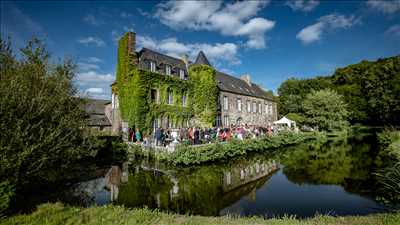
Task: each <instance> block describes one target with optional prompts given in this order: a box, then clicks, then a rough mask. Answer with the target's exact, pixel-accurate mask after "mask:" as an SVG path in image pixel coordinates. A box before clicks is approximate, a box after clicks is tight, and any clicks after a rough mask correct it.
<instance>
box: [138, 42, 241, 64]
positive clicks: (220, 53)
mask: <svg viewBox="0 0 400 225" xmlns="http://www.w3.org/2000/svg"><path fill="white" fill-rule="evenodd" d="M136 41H137V48H141V47H146V48H149V49H153V50H156V51H160V52H163V53H165V54H168V55H171V56H174V57H178V58H180V57H182V56H183V55H184V54H187V55H189V57H190V58H191V59H192V60H194V58H195V57H196V56H197V54H198V53H199V52H200V50H202V51H204V53H205V54H206V56H207V58H208V59H209V60H211V61H212V62H214V63H218V62H221V61H223V62H227V63H229V64H232V65H234V64H240V63H241V62H240V60H239V59H238V58H237V52H238V47H237V45H235V44H233V43H216V44H213V45H211V44H206V43H194V44H193V43H192V44H185V43H181V42H178V40H177V39H176V38H167V39H163V40H156V39H153V38H151V37H148V36H140V35H138V36H137V37H136Z"/></svg>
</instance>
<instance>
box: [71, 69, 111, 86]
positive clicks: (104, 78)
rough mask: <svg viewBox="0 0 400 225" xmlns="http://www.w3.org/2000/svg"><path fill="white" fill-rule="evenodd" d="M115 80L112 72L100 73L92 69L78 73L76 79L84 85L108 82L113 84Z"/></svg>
mask: <svg viewBox="0 0 400 225" xmlns="http://www.w3.org/2000/svg"><path fill="white" fill-rule="evenodd" d="M114 80H115V77H114V75H112V74H111V73H106V74H103V73H98V72H96V71H93V70H90V71H86V72H81V73H79V74H78V76H77V78H76V81H78V82H79V83H80V84H82V85H90V84H99V83H108V84H111V83H112V82H113V81H114Z"/></svg>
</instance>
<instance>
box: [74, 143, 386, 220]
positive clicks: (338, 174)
mask: <svg viewBox="0 0 400 225" xmlns="http://www.w3.org/2000/svg"><path fill="white" fill-rule="evenodd" d="M366 140H372V139H371V137H370V136H365V137H364V138H359V137H356V138H352V139H349V140H336V141H331V142H329V143H326V144H319V143H305V144H302V145H297V146H294V147H290V148H287V149H285V150H282V151H278V152H279V153H277V154H256V155H252V156H246V157H242V158H238V159H235V160H231V161H229V162H227V163H223V164H218V165H207V166H200V167H191V168H176V167H170V166H167V165H165V164H163V163H160V162H158V161H154V160H152V159H149V158H140V159H139V158H137V159H135V160H134V161H131V162H130V164H128V163H124V164H122V165H118V166H112V167H111V168H110V169H109V170H108V172H107V173H106V175H105V176H104V178H99V179H96V180H92V181H88V182H84V183H81V184H80V185H78V186H77V187H76V189H75V191H74V193H80V196H81V198H83V199H85V201H86V202H92V203H93V202H95V203H97V204H105V203H110V202H114V204H122V205H124V206H127V207H143V206H147V207H149V208H159V209H161V210H167V211H173V212H177V213H189V214H200V215H208V216H216V215H225V214H232V213H233V214H238V215H261V216H265V217H271V216H282V215H284V214H293V215H297V216H299V217H305V216H312V215H314V214H315V213H317V212H319V213H330V214H337V215H359V214H369V213H374V212H380V211H382V210H384V207H383V206H381V205H379V204H378V203H376V202H375V201H374V197H375V194H376V193H375V191H376V190H375V180H374V177H373V176H372V172H374V171H375V169H376V168H375V163H374V157H375V156H374V152H375V151H374V145H373V144H371V143H369V142H368V141H366ZM281 168H282V169H281ZM82 196H85V197H82Z"/></svg>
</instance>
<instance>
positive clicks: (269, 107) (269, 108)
mask: <svg viewBox="0 0 400 225" xmlns="http://www.w3.org/2000/svg"><path fill="white" fill-rule="evenodd" d="M268 111H269V114H270V115H272V105H271V104H269V105H268Z"/></svg>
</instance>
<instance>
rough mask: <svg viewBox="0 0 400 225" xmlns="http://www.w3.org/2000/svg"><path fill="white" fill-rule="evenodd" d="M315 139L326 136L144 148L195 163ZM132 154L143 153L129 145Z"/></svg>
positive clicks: (293, 135) (159, 156) (294, 135)
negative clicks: (163, 149)
mask: <svg viewBox="0 0 400 225" xmlns="http://www.w3.org/2000/svg"><path fill="white" fill-rule="evenodd" d="M311 140H316V141H320V142H325V141H326V140H327V135H326V133H324V132H308V133H305V132H299V133H294V132H284V133H280V134H278V135H275V136H272V137H262V138H259V139H245V140H243V141H239V140H232V141H229V142H217V143H213V144H208V145H204V146H190V145H181V146H178V147H177V149H176V150H175V151H174V152H172V153H165V152H159V151H154V152H151V151H147V152H146V153H149V155H150V156H152V157H155V158H157V159H159V160H161V161H165V162H168V163H171V164H174V165H186V166H187V165H195V164H203V163H209V162H217V161H224V160H227V159H230V158H233V157H237V156H242V155H245V154H248V153H250V152H266V151H270V152H272V151H273V150H274V149H278V148H282V147H286V146H290V145H295V144H299V143H304V142H306V141H311ZM130 152H132V153H133V154H143V150H142V148H141V147H140V146H131V149H130Z"/></svg>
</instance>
